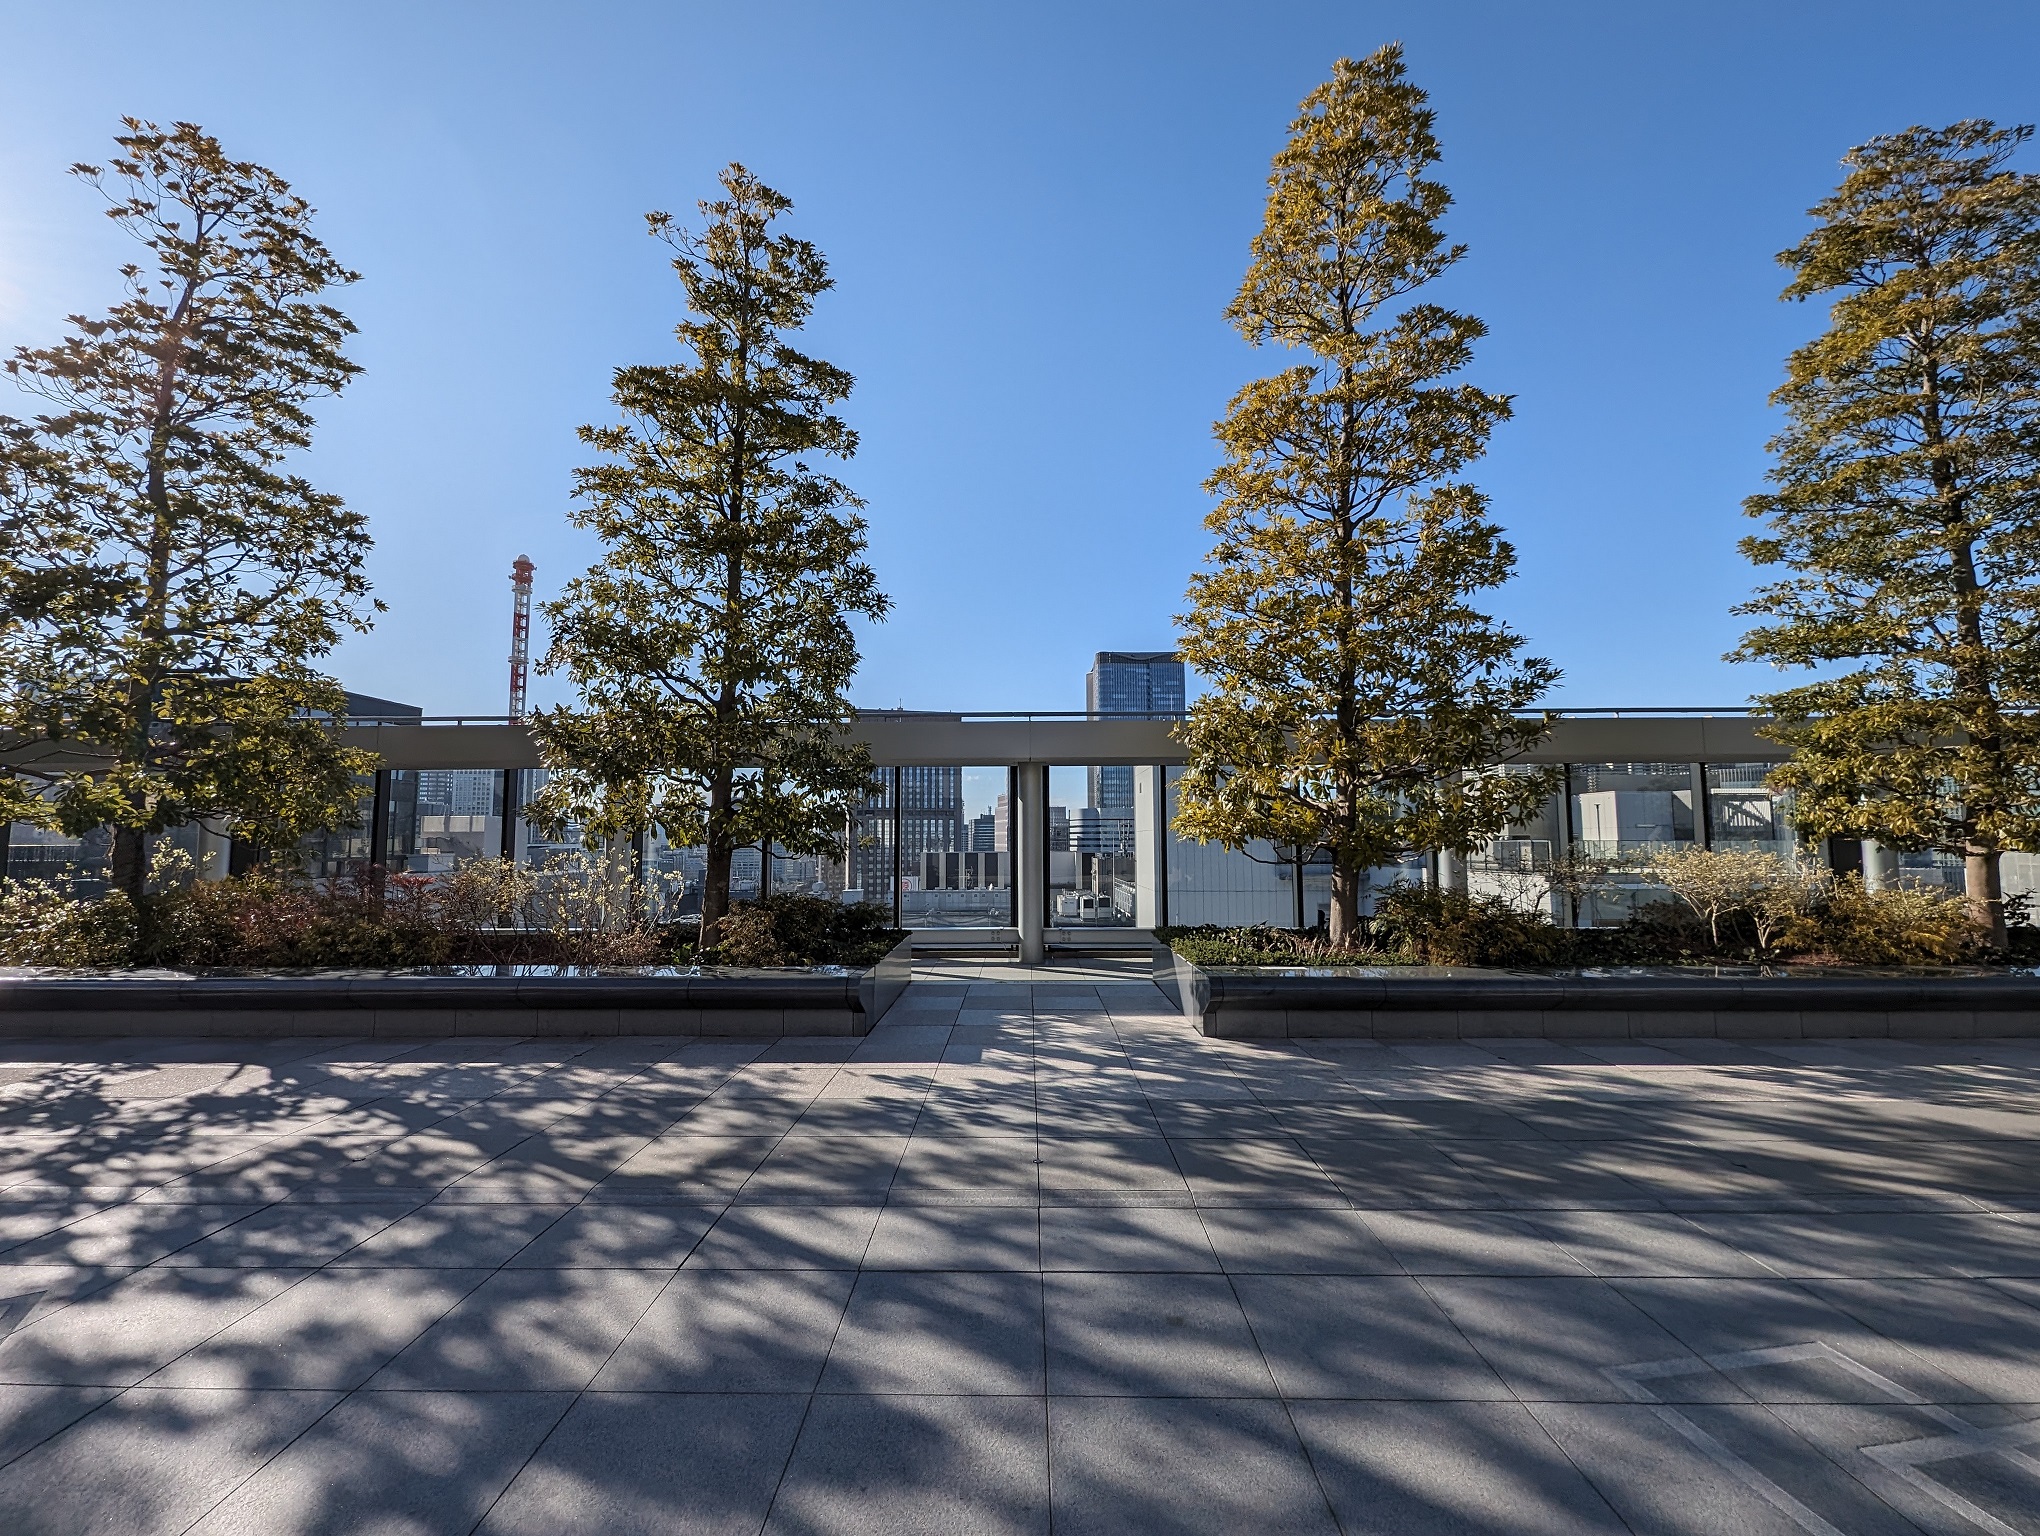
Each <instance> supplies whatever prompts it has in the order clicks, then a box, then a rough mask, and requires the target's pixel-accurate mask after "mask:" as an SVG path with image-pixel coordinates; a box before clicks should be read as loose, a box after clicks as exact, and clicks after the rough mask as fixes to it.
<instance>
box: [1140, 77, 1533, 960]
mask: <svg viewBox="0 0 2040 1536" xmlns="http://www.w3.org/2000/svg"><path fill="white" fill-rule="evenodd" d="M1425 100H1426V98H1425V95H1424V93H1423V91H1421V90H1420V89H1418V88H1417V87H1416V86H1415V85H1412V84H1411V83H1410V82H1409V81H1408V79H1407V78H1406V77H1405V75H1404V72H1403V63H1402V50H1401V48H1400V47H1399V46H1396V45H1390V46H1388V47H1385V48H1383V49H1381V50H1380V51H1379V52H1377V53H1375V54H1374V55H1373V56H1372V57H1370V58H1367V59H1365V60H1362V61H1360V62H1358V63H1355V62H1353V61H1352V60H1350V59H1342V60H1340V61H1339V63H1338V65H1337V66H1336V68H1335V69H1334V70H1333V73H1332V78H1331V79H1330V80H1329V81H1328V82H1326V83H1325V84H1323V85H1321V86H1319V87H1318V88H1317V89H1316V90H1314V91H1312V92H1311V93H1310V95H1308V96H1306V97H1305V98H1304V101H1303V106H1302V110H1301V113H1300V115H1299V116H1298V117H1297V119H1296V121H1295V122H1294V123H1293V124H1292V125H1291V128H1290V139H1289V143H1288V144H1287V146H1286V147H1285V148H1284V149H1283V150H1282V151H1281V153H1280V154H1278V155H1277V156H1276V157H1275V165H1274V171H1273V174H1272V175H1271V176H1270V177H1269V183H1268V185H1269V193H1268V206H1267V212H1266V216H1265V218H1264V220H1263V223H1262V227H1261V232H1260V233H1259V234H1258V235H1256V236H1255V238H1254V244H1253V255H1254V259H1253V264H1252V265H1251V266H1250V267H1249V268H1248V270H1247V275H1246V280H1245V281H1244V282H1243V283H1242V284H1241V285H1240V291H1239V294H1238V296H1237V297H1236V298H1235V299H1234V300H1233V302H1232V306H1231V308H1230V309H1229V310H1228V311H1227V316H1228V318H1229V319H1231V320H1232V322H1233V323H1234V324H1235V325H1236V326H1238V327H1239V329H1240V331H1241V333H1242V334H1243V335H1245V336H1246V338H1247V339H1248V341H1250V342H1252V343H1254V344H1255V345H1256V346H1259V345H1261V344H1264V343H1268V342H1273V343H1275V344H1277V345H1279V346H1281V347H1284V348H1286V349H1289V350H1290V351H1292V352H1293V353H1297V354H1301V360H1300V361H1298V362H1297V363H1296V364H1294V365H1293V366H1291V367H1289V368H1285V369H1284V370H1283V371H1281V372H1280V373H1277V374H1274V375H1272V376H1270V377H1268V378H1264V379H1258V380H1256V381H1255V382H1253V383H1251V384H1249V385H1247V386H1246V387H1245V388H1244V389H1242V390H1240V392H1239V393H1238V394H1237V395H1235V396H1234V397H1233V399H1232V403H1231V405H1230V407H1229V409H1228V411H1227V414H1226V417H1225V419H1224V420H1223V421H1221V422H1220V423H1219V424H1218V426H1217V429H1216V432H1217V437H1218V441H1219V444H1220V446H1221V447H1222V448H1223V449H1224V451H1225V461H1224V463H1223V464H1222V465H1221V466H1220V467H1219V469H1218V470H1217V471H1216V472H1215V473H1214V474H1213V475H1212V476H1211V478H1210V479H1209V480H1208V481H1207V482H1206V488H1207V489H1208V490H1209V491H1211V492H1212V493H1213V494H1214V495H1216V496H1217V497H1218V498H1219V502H1218V506H1217V507H1216V509H1215V510H1214V511H1213V512H1212V513H1211V515H1210V516H1209V517H1208V518H1207V519H1206V526H1207V527H1208V528H1210V530H1211V531H1212V532H1213V533H1214V534H1216V535H1217V536H1218V545H1217V547H1216V548H1215V549H1214V550H1213V551H1212V554H1211V556H1210V558H1209V560H1208V562H1207V565H1208V568H1207V569H1206V570H1204V571H1202V572H1200V573H1199V574H1197V575H1196V576H1194V577H1192V579H1191V585H1190V603H1191V607H1190V611H1189V612H1188V613H1187V614H1186V615H1184V616H1183V617H1181V618H1180V619H1179V620H1178V622H1179V623H1180V624H1181V625H1182V626H1183V631H1184V636H1183V643H1182V655H1183V657H1184V659H1185V660H1187V661H1189V662H1191V663H1192V664H1194V665H1195V666H1196V667H1197V668H1198V669H1199V670H1201V671H1202V672H1203V673H1204V674H1205V675H1206V677H1207V678H1208V679H1209V682H1210V691H1209V692H1208V693H1206V694H1205V695H1204V696H1203V697H1202V698H1200V699H1199V700H1198V701H1197V702H1196V703H1195V704H1194V705H1193V706H1192V707H1191V710H1190V718H1189V720H1188V721H1187V722H1186V724H1185V726H1184V727H1183V736H1184V740H1185V742H1186V743H1187V746H1188V748H1189V756H1190V766H1189V768H1188V769H1187V770H1186V772H1185V774H1184V778H1183V788H1182V796H1181V800H1180V802H1179V808H1178V810H1177V814H1176V826H1177V828H1178V830H1180V831H1181V832H1183V833H1185V834H1186V835H1188V836H1192V837H1196V838H1199V839H1200V840H1206V841H1217V842H1221V843H1224V844H1226V845H1227V846H1228V847H1234V848H1238V847H1241V846H1243V845H1244V844H1245V843H1246V842H1248V841H1249V840H1251V839H1254V838H1266V839H1268V840H1270V841H1272V842H1274V843H1275V844H1277V845H1280V846H1284V847H1293V848H1298V849H1302V850H1304V851H1306V852H1318V851H1322V852H1324V853H1327V854H1329V855H1330V857H1331V861H1332V871H1333V873H1332V911H1331V937H1332V940H1333V941H1334V942H1335V943H1338V942H1345V941H1347V940H1348V939H1349V938H1350V937H1351V936H1352V935H1354V934H1355V933H1356V931H1357V926H1358V920H1359V909H1360V899H1361V893H1362V889H1363V887H1364V885H1365V882H1366V879H1367V875H1368V871H1369V870H1371V869H1374V868H1378V867H1380V866H1383V865H1386V864H1391V863H1394V862H1395V861H1397V860H1398V859H1400V858H1403V857H1405V856H1407V855H1408V854H1409V853H1411V852H1412V851H1415V850H1420V849H1448V850H1453V851H1457V852H1462V853H1464V852H1470V851H1472V850H1474V849H1476V848H1479V847H1481V846H1484V845H1485V844H1486V843H1488V842H1489V841H1491V840H1492V839H1493V838H1494V837H1495V836H1497V835H1498V834H1499V833H1500V832H1501V830H1502V829H1503V827H1504V826H1505V825H1506V824H1507V823H1508V822H1509V821H1511V820H1515V819H1520V818H1522V817H1524V816H1527V815H1528V814H1530V813H1531V811H1532V810H1533V809H1534V808H1535V807H1536V806H1538V805H1540V804H1541V803H1542V802H1543V800H1544V799H1545V798H1546V797H1547V796H1548V795H1549V794H1550V793H1551V789H1552V786H1551V784H1550V782H1549V781H1548V776H1547V775H1543V774H1531V775H1507V776H1504V775H1501V774H1493V773H1487V772H1483V771H1482V770H1484V769H1486V768H1488V767H1489V766H1490V765H1492V764H1495V763H1497V762H1499V761H1502V760H1503V759H1506V758H1508V757H1510V756H1512V755H1514V754H1516V753H1518V752H1520V751H1521V749H1523V748H1524V747H1526V746H1528V745H1529V744H1531V743H1532V742H1533V741H1535V740H1536V739H1537V738H1538V737H1540V736H1541V735H1542V734H1543V732H1544V728H1545V727H1544V724H1543V722H1542V720H1541V719H1540V720H1538V721H1535V722H1532V721H1529V720H1526V719H1524V718H1522V713H1523V711H1525V710H1526V709H1527V708H1528V707H1529V706H1530V705H1531V704H1533V703H1534V702H1535V700H1536V699H1537V698H1538V696H1539V695H1541V694H1542V693H1543V692H1544V690H1545V689H1547V688H1548V687H1549V686H1550V685H1551V684H1552V683H1553V682H1554V681H1555V680H1556V679H1557V677H1558V672H1557V670H1556V669H1555V668H1553V667H1552V666H1551V664H1550V663H1548V662H1545V661H1542V660H1537V659H1527V658H1520V657H1519V655H1518V653H1519V652H1520V650H1521V648H1522V644H1523V642H1522V640H1521V639H1520V638H1519V637H1518V636H1517V635H1515V634H1514V633H1512V632H1511V631H1510V630H1509V629H1508V628H1506V627H1505V626H1503V625H1501V624H1498V623H1496V622H1495V621H1494V620H1493V619H1491V618H1489V617H1488V616H1486V615H1485V614H1482V613H1480V612H1479V611H1478V610H1476V609H1475V608H1474V607H1473V606H1472V603H1471V601H1470V599H1471V597H1472V595H1473V594H1474V593H1477V592H1479V591H1482V590H1484V589H1488V588H1492V587H1497V586H1500V585H1501V584H1502V583H1503V582H1504V581H1506V580H1507V579H1508V576H1509V573H1510V571H1511V570H1512V569H1513V567H1514V564H1515V554H1514V551H1513V550H1512V549H1511V548H1510V546H1509V545H1508V544H1507V543H1506V542H1505V541H1504V540H1503V538H1502V536H1501V530H1500V529H1499V528H1497V527H1496V526H1495V524H1494V523H1493V522H1491V521H1489V519H1488V516H1487V500H1486V498H1485V497H1484V496H1482V495H1481V493H1480V492H1479V491H1478V490H1476V489H1475V488H1474V487H1473V486H1472V485H1469V484H1467V483H1465V482H1464V481H1461V480H1458V479H1456V478H1455V476H1456V475H1457V474H1458V472H1459V471H1460V470H1461V469H1462V468H1464V467H1465V466H1466V465H1467V464H1468V463H1470V462H1471V461H1472V460H1474V459H1475V458H1477V457H1479V455H1480V454H1481V453H1482V452H1483V451H1484V449H1485V447H1486V444H1487V438H1488V433H1489V432H1490V430H1492V428H1493V427H1494V425H1495V423H1496V422H1499V421H1502V420H1505V419H1506V418H1507V417H1508V415H1509V401H1508V397H1506V396H1504V395H1497V394H1491V393H1489V392H1488V391H1486V390H1483V389H1479V388H1477V387H1475V386H1473V385H1471V384H1448V383H1444V382H1441V381H1443V380H1446V379H1448V378H1449V377H1450V376H1451V375H1452V374H1455V373H1457V372H1458V371H1459V370H1460V369H1462V368H1463V367H1465V366H1466V364H1467V362H1468V361H1469V359H1470V358H1471V356H1472V348H1473V343H1474V342H1475V341H1476V340H1478V339H1479V338H1480V337H1482V336H1484V335H1485V334H1486V333H1487V328H1486V327H1485V326H1483V325H1482V324H1481V322H1480V321H1479V320H1477V319H1475V318H1473V317H1472V316H1471V315H1463V314H1457V313H1455V312H1453V311H1451V310H1448V309H1444V308H1441V307H1440V306H1438V305H1435V304H1429V303H1417V302H1404V301H1406V300H1408V299H1409V297H1410V295H1412V294H1413V293H1414V292H1415V291H1416V290H1418V289H1419V288H1421V287H1422V286H1423V285H1424V284H1425V283H1427V282H1429V281H1431V279H1433V278H1435V277H1437V276H1438V275H1439V274H1440V273H1442V272H1444V271H1445V270H1446V269H1447V268H1448V267H1450V266H1452V265H1453V264H1454V263H1455V262H1457V261H1458V260H1459V259H1460V257H1461V256H1462V255H1463V254H1464V253H1465V247H1463V246H1458V245H1447V244H1446V243H1445V237H1444V235H1443V234H1442V233H1441V232H1440V230H1439V227H1438V222H1439V220H1440V218H1441V217H1442V216H1443V215H1444V212H1445V210H1446V208H1447V207H1448V206H1450V203H1451V196H1450V194H1449V193H1447V192H1446V190H1445V188H1444V187H1443V186H1442V185H1440V184H1439V183H1438V182H1436V181H1433V180H1429V179H1427V177H1426V175H1425V173H1426V172H1427V171H1428V170H1429V169H1430V168H1431V166H1433V165H1434V164H1435V163H1436V162H1437V160H1438V144H1437V140H1436V139H1435V138H1434V137H1433V134H1432V113H1431V111H1430V109H1429V108H1428V107H1427V106H1426V105H1425Z"/></svg>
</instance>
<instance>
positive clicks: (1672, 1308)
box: [1612, 1279, 2016, 1404]
mask: <svg viewBox="0 0 2040 1536" xmlns="http://www.w3.org/2000/svg"><path fill="white" fill-rule="evenodd" d="M1612 1283H1613V1284H1614V1285H1615V1286H1616V1287H1617V1288H1618V1289H1619V1290H1621V1292H1622V1294H1623V1295H1624V1296H1626V1297H1628V1298H1629V1299H1630V1300H1631V1301H1632V1302H1634V1303H1635V1304H1636V1305H1637V1306H1638V1307H1640V1308H1642V1309H1643V1310H1644V1311H1646V1312H1648V1313H1649V1314H1650V1315H1651V1316H1652V1317H1653V1318H1654V1319H1655V1320H1656V1321H1657V1322H1658V1323H1659V1324H1660V1325H1661V1326H1662V1327H1663V1328H1664V1329H1665V1330H1666V1331H1667V1332H1668V1333H1671V1334H1674V1335H1676V1336H1677V1337H1678V1339H1679V1341H1680V1342H1681V1343H1683V1344H1684V1345H1686V1347H1687V1348H1689V1349H1691V1350H1693V1351H1694V1352H1695V1353H1697V1354H1701V1355H1708V1356H1715V1357H1720V1356H1724V1355H1729V1356H1735V1355H1745V1354H1750V1353H1754V1352H1758V1351H1773V1350H1785V1351H1802V1350H1803V1349H1804V1347H1805V1346H1807V1345H1815V1344H1817V1345H1822V1346H1825V1347H1826V1348H1829V1349H1832V1350H1835V1351H1837V1352H1839V1353H1840V1354H1841V1355H1842V1356H1844V1357H1845V1358H1846V1360H1847V1361H1850V1362H1854V1364H1856V1365H1858V1366H1862V1367H1867V1368H1868V1369H1869V1370H1871V1371H1874V1372H1876V1373H1878V1374H1879V1375H1881V1376H1882V1377H1884V1378H1885V1379H1886V1380H1888V1381H1892V1382H1896V1383H1897V1384H1898V1385H1899V1386H1900V1387H1901V1388H1903V1389H1904V1390H1905V1391H1908V1392H1911V1393H1914V1394H1916V1395H1918V1396H1919V1397H1921V1398H1923V1399H1925V1400H1926V1401H1928V1402H1937V1403H1958V1404H1959V1403H1976V1402H1987V1401H1990V1400H1991V1398H1992V1397H1993V1396H1994V1395H1995V1394H1993V1393H1992V1392H1990V1391H1988V1390H1985V1389H1984V1388H1981V1387H1978V1386H1977V1385H1975V1384H1974V1382H1973V1381H1971V1380H1970V1379H1968V1373H1966V1372H1965V1374H1964V1375H1963V1376H1956V1375H1952V1374H1950V1373H1948V1372H1946V1371H1943V1370H1942V1369H1940V1368H1939V1367H1938V1366H1937V1365H1936V1364H1935V1363H1934V1361H1933V1360H1931V1359H1929V1358H1927V1357H1925V1356H1922V1355H1919V1354H1916V1353H1914V1352H1913V1351H1912V1350H1910V1349H1908V1348H1906V1347H1904V1346H1903V1345H1902V1344H1900V1343H1897V1342H1895V1341H1893V1340H1892V1339H1888V1338H1886V1337H1884V1336H1883V1335H1882V1334H1881V1333H1879V1332H1878V1331H1877V1330H1876V1329H1874V1328H1872V1327H1869V1326H1866V1325H1865V1324H1864V1323H1863V1322H1862V1321H1860V1320H1859V1319H1858V1318H1856V1317H1854V1316H1852V1315H1850V1313H1848V1312H1845V1311H1843V1310H1842V1309H1841V1308H1839V1307H1837V1306H1835V1305H1834V1304H1833V1303H1831V1302H1829V1301H1828V1300H1826V1299H1824V1298H1822V1297H1820V1296H1818V1295H1815V1294H1814V1292H1813V1290H1812V1289H1811V1288H1810V1284H1809V1283H1808V1282H1794V1281H1784V1280H1631V1279H1623V1280H1616V1281H1614V1282H1612ZM1814 1283H1818V1284H1826V1283H1828V1282H1814ZM1894 1283H1896V1282H1888V1281H1887V1282H1876V1284H1878V1285H1887V1284H1894ZM1979 1289H1980V1290H1989V1289H1991V1287H1990V1286H1989V1285H1988V1284H1987V1283H1983V1282H1979ZM1639 1358H1641V1357H1639ZM2015 1363H2016V1362H2015ZM1723 1374H1724V1375H1725V1376H1726V1377H1727V1378H1728V1379H1729V1380H1731V1381H1732V1382H1734V1384H1735V1385H1736V1387H1737V1388H1739V1389H1740V1390H1741V1391H1742V1392H1743V1393H1745V1394H1747V1395H1748V1396H1749V1397H1750V1398H1752V1399H1754V1400H1755V1401H1757V1402H1760V1403H1872V1404H1874V1403H1881V1402H1888V1401H1889V1400H1890V1393H1889V1391H1888V1389H1886V1388H1884V1387H1881V1386H1879V1385H1878V1384H1877V1383H1875V1382H1872V1381H1866V1380H1865V1379H1864V1378H1863V1377H1862V1376H1861V1375H1860V1374H1859V1373H1857V1372H1855V1371H1853V1370H1851V1369H1849V1368H1848V1367H1847V1366H1846V1365H1844V1364H1842V1363H1839V1362H1836V1361H1834V1360H1831V1359H1828V1358H1823V1357H1818V1356H1816V1357H1812V1358H1806V1357H1803V1356H1801V1355H1799V1354H1793V1355H1788V1356H1780V1357H1768V1358H1760V1359H1756V1360H1752V1361H1748V1362H1747V1363H1743V1364H1738V1365H1735V1366H1733V1367H1726V1366H1725V1367H1723Z"/></svg>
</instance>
